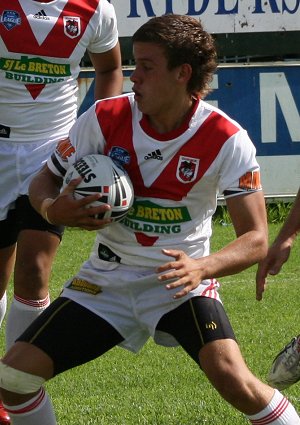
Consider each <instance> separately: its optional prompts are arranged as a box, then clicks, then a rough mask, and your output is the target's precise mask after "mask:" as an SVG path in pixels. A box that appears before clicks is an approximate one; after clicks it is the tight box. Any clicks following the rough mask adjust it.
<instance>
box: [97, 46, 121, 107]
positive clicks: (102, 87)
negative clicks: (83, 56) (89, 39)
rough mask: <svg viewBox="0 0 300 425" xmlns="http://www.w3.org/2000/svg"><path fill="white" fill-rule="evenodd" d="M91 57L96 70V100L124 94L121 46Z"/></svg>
mask: <svg viewBox="0 0 300 425" xmlns="http://www.w3.org/2000/svg"><path fill="white" fill-rule="evenodd" d="M89 56H90V59H91V62H92V64H93V67H94V68H95V92H94V96H95V100H99V99H104V98H106V97H112V96H118V95H120V94H122V89H123V73H122V60H121V52H120V44H119V43H117V44H116V45H115V47H113V48H112V49H110V50H108V51H107V52H104V53H91V52H89Z"/></svg>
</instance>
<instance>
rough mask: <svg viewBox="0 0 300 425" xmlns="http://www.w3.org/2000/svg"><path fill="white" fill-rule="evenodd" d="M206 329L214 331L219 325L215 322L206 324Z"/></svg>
mask: <svg viewBox="0 0 300 425" xmlns="http://www.w3.org/2000/svg"><path fill="white" fill-rule="evenodd" d="M205 327H206V329H210V330H211V331H214V330H216V329H217V327H218V326H217V324H216V323H215V322H210V323H206V324H205Z"/></svg>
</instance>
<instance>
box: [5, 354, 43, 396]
mask: <svg viewBox="0 0 300 425" xmlns="http://www.w3.org/2000/svg"><path fill="white" fill-rule="evenodd" d="M44 382H45V379H44V378H42V377H41V376H37V375H32V374H31V373H27V372H22V371H21V370H18V369H15V368H13V367H10V366H8V365H6V364H5V363H3V362H2V361H0V387H1V388H3V389H4V390H6V391H9V392H12V393H17V394H30V393H35V392H36V391H38V390H39V389H40V387H41V386H42V385H43V383H44Z"/></svg>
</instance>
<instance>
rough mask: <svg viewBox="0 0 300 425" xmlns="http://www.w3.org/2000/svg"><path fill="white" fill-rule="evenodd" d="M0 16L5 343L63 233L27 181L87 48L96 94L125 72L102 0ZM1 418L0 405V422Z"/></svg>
mask: <svg viewBox="0 0 300 425" xmlns="http://www.w3.org/2000/svg"><path fill="white" fill-rule="evenodd" d="M0 16H1V19H0V55H1V65H0V85H1V90H0V140H1V143H0V169H1V185H0V234H1V239H0V299H1V301H0V322H2V320H3V318H4V316H5V312H6V288H7V285H8V282H9V279H10V277H11V275H12V272H13V271H14V299H13V302H12V304H11V308H10V311H9V314H8V317H7V327H6V343H7V347H10V346H11V345H12V343H13V342H14V340H15V339H16V337H17V336H19V335H20V333H21V332H23V330H24V329H25V328H26V327H27V326H28V325H29V324H30V323H31V322H32V321H33V320H34V319H35V318H36V317H37V316H38V315H39V314H40V313H41V312H42V311H43V310H44V309H45V308H46V307H47V306H48V305H49V302H50V301H49V294H48V281H49V275H50V272H51V265H52V261H53V258H54V256H55V254H56V251H57V248H58V245H59V243H60V239H61V236H62V232H63V227H62V226H57V225H51V224H49V223H47V222H46V221H45V220H44V219H43V218H42V217H41V216H40V215H39V214H38V213H37V212H36V211H35V210H34V209H33V208H32V207H31V205H30V203H29V200H28V185H29V181H30V179H31V178H32V176H33V174H34V173H36V172H37V171H38V170H39V169H40V168H41V166H42V165H43V164H44V163H45V162H46V160H47V159H48V157H49V156H50V154H51V153H52V151H53V150H54V149H55V145H56V143H57V141H58V140H60V139H62V138H64V137H67V135H68V132H69V129H70V128H71V126H72V124H73V123H74V121H75V118H76V114H77V91H78V87H77V77H78V73H79V71H80V67H79V64H80V61H81V59H82V57H83V55H84V53H85V51H86V49H87V50H88V52H89V54H90V58H91V61H92V64H93V66H94V68H95V73H96V84H95V97H96V99H100V98H103V97H109V96H114V95H118V94H121V93H122V84H123V77H122V69H121V55H120V47H119V42H118V32H117V27H116V17H115V12H114V9H113V6H112V5H110V4H109V3H108V1H107V0H101V1H99V0H90V1H88V2H85V1H79V2H78V1H77V0H57V1H55V2H53V1H49V0H43V2H39V1H24V0H14V1H13V2H12V1H3V2H1V5H0ZM1 413H3V414H2V417H1ZM1 420H2V422H1ZM5 421H6V422H5ZM7 421H8V418H7V415H6V414H5V412H3V411H2V410H1V409H0V424H2V423H7Z"/></svg>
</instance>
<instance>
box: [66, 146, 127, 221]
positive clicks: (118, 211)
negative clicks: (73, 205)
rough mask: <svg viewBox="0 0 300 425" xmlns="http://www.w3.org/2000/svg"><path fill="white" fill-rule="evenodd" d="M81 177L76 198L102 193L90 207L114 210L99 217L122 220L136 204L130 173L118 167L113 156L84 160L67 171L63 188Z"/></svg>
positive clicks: (93, 157)
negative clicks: (103, 206) (105, 205)
mask: <svg viewBox="0 0 300 425" xmlns="http://www.w3.org/2000/svg"><path fill="white" fill-rule="evenodd" d="M77 177H82V180H81V182H80V183H79V184H78V186H77V187H76V189H75V191H74V197H75V198H76V199H81V198H82V197H85V196H88V195H92V194H94V193H101V195H102V196H101V198H100V199H98V200H97V201H94V202H92V203H91V204H90V205H89V206H100V205H103V204H109V205H110V206H111V210H110V211H105V212H104V213H103V214H99V215H98V216H97V218H100V219H102V218H111V219H112V221H120V220H122V218H124V217H125V215H126V214H127V213H128V211H129V209H130V208H131V206H132V204H133V200H134V191H133V186H132V183H131V181H130V179H129V177H128V175H127V173H126V171H124V170H123V169H121V168H120V167H118V166H117V165H116V164H115V163H114V162H113V160H112V159H111V158H110V157H109V156H105V155H100V154H93V155H86V156H84V157H83V158H81V159H80V160H79V161H77V162H76V163H75V164H73V165H72V166H71V167H70V168H69V169H68V170H67V172H66V175H65V177H64V182H63V187H65V186H66V185H67V184H69V183H70V181H71V180H73V179H76V178H77Z"/></svg>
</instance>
